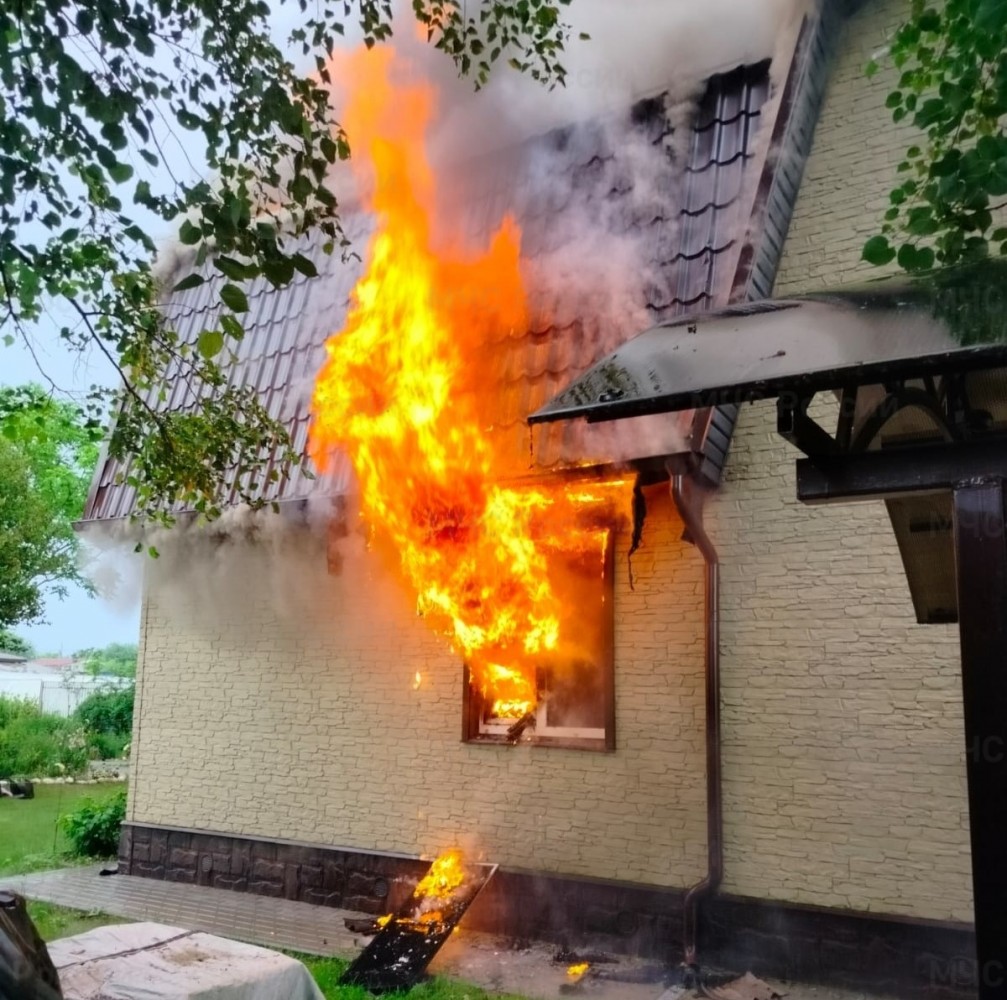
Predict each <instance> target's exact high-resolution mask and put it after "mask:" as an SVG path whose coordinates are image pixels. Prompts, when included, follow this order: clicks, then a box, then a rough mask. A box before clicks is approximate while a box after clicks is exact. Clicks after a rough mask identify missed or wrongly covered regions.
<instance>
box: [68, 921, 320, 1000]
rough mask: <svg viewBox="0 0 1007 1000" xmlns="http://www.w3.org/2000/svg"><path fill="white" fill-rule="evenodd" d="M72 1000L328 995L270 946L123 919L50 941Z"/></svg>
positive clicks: (311, 999)
mask: <svg viewBox="0 0 1007 1000" xmlns="http://www.w3.org/2000/svg"><path fill="white" fill-rule="evenodd" d="M49 954H50V955H51V956H52V960H53V964H54V965H55V966H56V969H57V971H58V972H59V978H60V983H61V984H62V987H63V995H64V997H65V998H66V1000H277V998H279V997H282V998H284V1000H324V998H323V996H322V993H321V991H320V990H319V989H318V986H317V985H316V984H315V981H314V980H313V979H312V978H311V974H310V973H309V972H308V970H307V969H306V968H305V967H304V966H303V965H302V964H301V963H300V962H298V961H297V960H296V959H293V958H290V957H288V956H287V955H282V954H280V953H279V952H276V951H270V950H269V949H268V948H257V947H255V946H254V945H250V944H241V943H239V942H237V941H229V940H228V939H227V938H221V937H216V936H214V935H212V934H200V933H198V932H194V931H187V930H185V929H184V928H181V927H168V926H166V925H164V924H154V923H140V924H118V925H115V926H110V927H98V928H97V929H95V930H93V931H88V932H87V933H86V934H78V935H76V936H75V937H69V938H62V939H61V940H59V941H53V942H52V943H51V944H50V945H49Z"/></svg>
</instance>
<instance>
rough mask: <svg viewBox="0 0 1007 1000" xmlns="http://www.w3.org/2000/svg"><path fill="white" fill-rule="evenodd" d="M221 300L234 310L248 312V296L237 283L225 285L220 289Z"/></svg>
mask: <svg viewBox="0 0 1007 1000" xmlns="http://www.w3.org/2000/svg"><path fill="white" fill-rule="evenodd" d="M220 301H221V302H223V303H224V305H225V306H227V308H228V309H230V310H232V311H233V312H236V313H244V312H248V298H247V297H246V296H245V293H244V292H243V291H242V290H241V289H240V288H239V287H238V286H237V285H231V284H227V285H224V287H223V288H221V290H220Z"/></svg>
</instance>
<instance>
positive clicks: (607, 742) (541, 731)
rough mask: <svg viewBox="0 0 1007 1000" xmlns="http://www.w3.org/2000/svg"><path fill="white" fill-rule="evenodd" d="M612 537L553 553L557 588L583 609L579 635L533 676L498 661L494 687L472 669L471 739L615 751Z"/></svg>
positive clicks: (467, 720)
mask: <svg viewBox="0 0 1007 1000" xmlns="http://www.w3.org/2000/svg"><path fill="white" fill-rule="evenodd" d="M612 535H613V532H612V530H611V529H608V528H604V529H599V541H600V544H599V545H598V546H597V547H596V548H595V549H593V550H592V551H591V552H590V553H579V554H577V555H576V556H570V555H568V554H565V553H563V552H561V551H560V552H550V553H549V556H550V558H549V566H550V573H551V575H552V576H553V578H554V579H553V586H554V587H555V589H556V591H557V593H559V594H561V595H563V596H564V599H565V600H566V601H567V602H568V603H569V604H570V605H571V606H573V607H575V608H576V609H577V616H578V629H579V635H578V640H577V642H576V643H568V644H566V645H565V646H564V648H563V649H562V650H560V651H559V652H558V653H557V654H554V655H552V656H549V657H543V658H542V659H541V660H540V661H539V662H537V663H535V664H534V665H533V668H532V673H531V677H532V678H533V679H529V678H528V676H527V673H526V672H521V671H516V670H511V669H508V668H505V667H500V666H498V665H496V666H495V667H494V670H495V682H494V684H493V686H492V687H489V686H486V685H481V684H480V683H479V681H478V679H477V675H474V674H473V673H472V672H471V670H469V671H467V675H466V682H467V683H466V691H465V699H466V701H465V705H464V710H463V716H464V727H465V731H464V738H465V739H466V740H467V741H469V742H484V743H510V744H516V743H519V742H520V743H536V744H541V745H556V746H563V747H567V748H580V749H590V750H613V749H614V748H615V711H614V705H615V691H614V686H615V685H614V658H613V642H612V631H613V624H614V623H613V597H612V595H613V586H612V575H613V569H614V557H613V553H614V543H613V537H612Z"/></svg>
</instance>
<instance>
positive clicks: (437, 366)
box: [310, 47, 629, 717]
mask: <svg viewBox="0 0 1007 1000" xmlns="http://www.w3.org/2000/svg"><path fill="white" fill-rule="evenodd" d="M334 69H335V71H334V77H335V78H336V79H342V80H343V81H344V82H345V83H347V85H348V87H349V89H350V98H349V101H348V105H347V107H346V108H345V110H344V114H343V124H344V127H345V128H346V131H347V134H348V136H349V137H350V141H351V142H352V144H353V151H354V157H353V160H352V163H353V164H355V166H356V168H357V169H358V172H359V173H360V174H361V175H362V179H363V180H364V181H365V190H367V191H369V195H368V197H367V200H366V207H367V208H369V209H370V210H371V211H372V212H373V213H374V215H375V216H376V222H377V226H376V230H375V232H374V234H373V235H372V237H371V239H370V242H369V244H368V247H367V251H366V267H365V272H364V274H363V276H362V277H361V279H360V280H359V281H358V283H357V285H356V287H355V289H354V291H353V294H352V298H351V302H350V307H349V311H348V314H347V318H346V322H345V325H344V327H343V329H342V330H341V331H340V332H339V333H338V334H337V335H336V336H333V337H331V338H330V339H329V341H328V342H327V344H326V346H325V351H326V359H325V362H324V364H323V366H322V369H321V371H320V372H319V374H318V377H317V380H316V383H315V390H314V395H313V400H312V417H313V419H312V426H311V433H310V452H311V456H312V458H313V459H314V461H315V463H316V465H318V466H319V467H320V468H322V469H323V470H324V468H325V466H326V463H327V461H328V460H329V458H330V456H331V455H332V453H333V452H334V450H336V449H344V450H345V451H346V452H347V453H348V454H349V456H350V458H351V460H352V462H353V466H354V469H355V471H356V474H357V478H358V481H359V486H360V503H361V513H362V516H363V517H364V518H365V519H366V521H367V522H368V523H369V524H370V525H371V526H373V527H375V528H376V529H377V530H378V531H379V532H380V533H382V534H383V536H384V538H385V539H386V540H387V541H389V542H390V543H391V547H392V549H393V550H394V551H395V552H396V553H397V554H398V558H399V562H400V566H401V571H402V574H403V576H404V577H405V580H406V581H407V582H408V584H409V585H410V586H411V588H412V590H413V592H414V593H415V595H416V600H417V608H418V610H419V612H420V613H421V614H423V615H424V616H425V617H426V618H427V620H428V622H429V623H430V624H431V625H432V626H433V627H434V628H436V629H437V630H439V631H441V632H443V633H445V634H446V635H447V636H448V637H449V639H450V641H451V643H452V645H453V646H454V648H455V650H456V651H458V652H459V653H460V654H462V655H463V656H464V657H465V658H466V660H467V662H468V663H469V665H470V668H471V671H472V677H473V682H474V683H475V684H476V685H478V686H479V687H480V688H481V689H482V690H483V692H484V693H485V694H487V696H488V701H489V702H490V703H491V704H492V705H493V712H494V713H495V714H498V715H502V716H504V717H511V716H513V717H520V716H522V715H524V714H525V713H526V712H528V711H529V710H531V709H532V708H534V705H535V701H536V680H535V678H536V665H538V664H540V663H541V661H542V657H543V656H547V655H549V654H553V653H555V652H556V651H557V649H559V647H560V642H561V632H562V626H563V618H564V607H567V608H568V613H570V611H569V608H570V606H571V604H572V603H575V602H571V600H570V597H569V595H566V597H564V594H563V593H562V592H561V588H560V587H558V586H557V585H556V583H555V582H554V581H553V580H552V579H551V578H550V568H549V550H550V547H551V548H552V549H553V550H557V549H558V550H559V551H563V552H576V551H588V550H590V549H592V548H593V546H594V545H595V544H597V531H594V532H591V531H581V530H579V529H578V528H577V527H576V523H575V514H576V512H577V511H579V510H582V509H585V508H591V507H592V506H595V505H597V503H598V501H599V497H600V498H601V499H605V497H609V498H611V496H612V489H613V486H615V487H616V488H617V489H618V490H620V491H621V492H622V494H623V495H625V494H626V493H628V489H629V484H627V483H625V482H619V483H617V484H605V485H604V486H602V487H601V489H600V491H594V490H587V489H585V488H583V487H580V488H578V489H576V490H574V489H572V488H570V490H569V492H570V495H569V496H567V495H566V491H567V489H568V487H567V485H565V484H563V483H561V482H559V481H554V482H553V483H551V484H547V485H541V484H538V485H535V486H506V485H502V484H501V483H500V481H499V479H500V474H501V470H500V469H499V467H498V465H497V464H496V463H495V461H494V453H493V449H492V447H491V444H490V441H489V439H488V435H487V434H486V433H485V432H484V430H483V425H484V424H485V423H486V419H485V416H482V417H481V416H480V414H486V413H492V406H493V401H492V399H489V400H487V398H486V395H487V387H486V386H485V385H484V384H482V383H484V382H485V381H486V379H485V374H484V375H483V377H482V379H480V370H481V368H480V351H481V350H482V349H483V348H484V345H485V343H486V342H487V340H488V339H489V338H491V337H492V336H494V335H496V336H499V335H500V334H501V333H507V332H510V331H517V332H523V330H524V329H525V326H526V323H527V315H526V299H525V291H524V287H523V284H522V278H521V271H520V266H519V265H520V259H519V257H520V250H519V248H520V232H519V230H518V227H517V225H516V224H515V222H514V221H513V219H511V218H505V219H503V221H502V222H501V223H500V226H499V229H498V230H497V232H496V234H495V235H494V236H493V237H492V239H491V241H490V243H489V245H488V247H486V249H485V251H484V252H483V253H482V254H480V255H476V256H473V255H471V254H468V253H466V252H465V251H463V250H460V249H455V248H452V247H448V248H446V249H444V248H438V249H437V250H436V251H435V249H434V247H433V245H432V239H431V232H430V230H431V226H430V218H431V215H430V213H431V211H432V207H433V204H434V181H433V174H432V171H431V169H430V167H429V165H428V163H427V161H426V158H425V151H424V147H423V136H424V131H425V128H426V126H427V124H428V122H429V120H430V117H431V113H432V108H433V103H434V101H433V93H432V91H431V89H430V88H429V87H427V86H425V85H412V84H410V85H404V86H397V85H395V84H394V83H393V76H394V74H395V73H396V72H397V71H398V66H397V64H396V63H395V62H394V55H393V52H392V51H391V50H389V49H387V48H382V47H378V48H375V49H373V50H370V51H365V50H361V51H360V52H358V53H355V54H353V55H352V56H348V57H346V58H345V59H344V60H341V62H340V64H339V65H337V66H336V67H335V68H334ZM483 367H484V366H483ZM504 471H513V470H504ZM500 664H506V666H501V665H500Z"/></svg>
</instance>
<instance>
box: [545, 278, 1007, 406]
mask: <svg viewBox="0 0 1007 1000" xmlns="http://www.w3.org/2000/svg"><path fill="white" fill-rule="evenodd" d="M1005 279H1007V262H1000V261H988V262H984V263H983V264H981V265H973V266H970V267H964V268H956V269H949V270H947V271H944V272H934V273H932V274H929V275H926V276H922V277H916V278H908V277H899V278H887V279H880V280H877V281H874V282H871V283H869V284H866V285H862V286H859V287H856V288H846V289H840V290H836V291H828V292H822V293H818V294H809V295H802V296H799V297H797V298H793V299H768V300H765V301H762V302H754V303H748V304H743V305H738V306H731V307H728V308H726V309H721V310H717V311H714V312H710V313H705V314H702V315H695V316H687V317H684V318H681V319H675V320H673V321H671V322H668V323H662V324H661V325H659V326H655V327H653V328H652V329H650V330H647V331H646V332H645V333H642V334H640V335H639V336H637V337H635V338H633V339H632V340H630V341H628V342H627V343H625V344H623V345H622V346H621V347H619V348H618V349H617V350H616V351H614V352H612V353H611V354H609V355H608V356H607V357H605V358H603V359H602V360H601V361H599V362H598V363H597V364H595V365H594V366H593V367H592V368H590V369H589V370H588V371H587V372H586V373H585V374H584V375H582V376H580V377H579V378H577V379H576V380H574V381H573V382H572V383H571V384H570V385H569V386H568V387H567V388H566V389H565V390H564V391H563V392H562V393H560V394H559V395H558V396H556V397H555V398H554V399H552V400H551V401H550V402H548V403H547V404H546V405H545V406H543V407H540V408H539V409H538V410H536V411H535V412H534V413H533V414H532V415H531V416H530V417H529V423H533V424H534V423H544V422H548V421H553V420H566V419H570V418H573V417H586V418H587V420H588V421H590V422H594V421H601V420H615V419H619V418H622V417H629V416H637V415H640V414H645V413H669V412H672V411H676V410H682V409H693V408H696V407H700V406H714V405H721V404H724V403H741V402H746V401H750V400H753V399H762V398H767V397H772V396H778V395H780V394H781V393H782V392H785V391H788V392H796V393H799V394H801V395H807V394H812V393H814V392H817V391H820V390H825V389H839V388H843V387H844V386H847V385H850V384H854V385H863V384H870V383H882V384H883V383H885V382H887V381H889V380H891V379H894V378H897V379H899V380H906V379H912V378H920V377H923V376H927V375H935V374H948V373H951V372H962V371H969V370H975V369H982V368H994V367H998V366H1002V365H1005V364H1007V280H1005Z"/></svg>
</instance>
